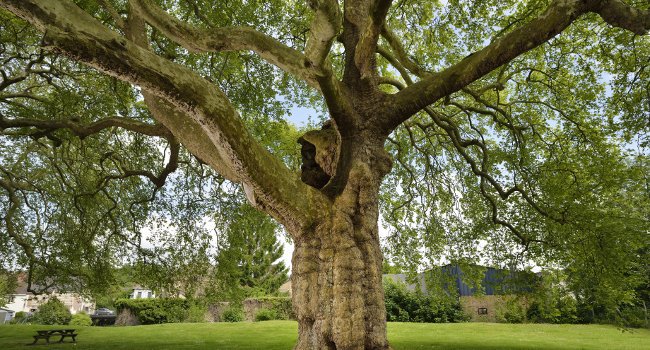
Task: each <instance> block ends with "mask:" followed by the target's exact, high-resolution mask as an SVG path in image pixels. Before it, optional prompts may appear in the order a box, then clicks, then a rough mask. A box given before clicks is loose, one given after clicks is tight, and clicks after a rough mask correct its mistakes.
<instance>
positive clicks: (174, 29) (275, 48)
mask: <svg viewBox="0 0 650 350" xmlns="http://www.w3.org/2000/svg"><path fill="white" fill-rule="evenodd" d="M325 2H326V3H327V1H325ZM132 4H133V5H134V6H133V9H134V10H136V11H137V12H138V14H139V15H141V16H142V17H143V18H144V19H145V20H146V21H147V22H148V23H149V24H150V25H151V26H153V27H154V28H156V29H158V30H160V31H161V32H162V33H163V34H164V35H166V36H167V37H168V38H170V39H172V40H174V41H175V42H176V43H178V44H179V45H181V46H183V47H184V48H186V49H187V50H190V51H192V52H220V51H242V50H250V51H253V52H255V53H256V54H258V55H259V56H260V57H262V58H263V59H264V60H266V61H267V62H269V63H271V64H273V65H275V66H277V67H279V68H280V69H282V70H284V71H286V72H288V73H291V74H293V75H294V76H296V77H299V78H302V79H303V80H305V81H306V82H307V83H309V84H310V85H312V86H314V87H317V86H318V85H317V84H316V81H315V77H316V76H318V75H320V74H319V73H318V72H317V71H316V70H314V69H311V68H312V67H319V66H320V64H319V63H320V62H322V60H323V59H324V56H323V55H327V53H328V52H329V47H327V50H326V51H327V52H324V54H323V53H321V52H318V53H317V54H314V55H315V56H316V57H310V58H309V59H308V58H307V57H306V56H305V55H303V54H302V53H301V52H299V51H297V50H294V49H292V48H290V47H288V46H286V45H284V44H283V43H281V42H279V41H278V40H276V39H274V38H272V37H270V36H268V35H266V34H263V33H260V32H258V31H256V30H255V29H252V28H248V27H222V28H208V29H203V28H196V27H193V26H191V25H189V24H187V23H185V22H182V21H180V20H178V19H177V18H175V17H173V16H171V15H169V14H168V13H167V12H165V11H164V10H163V9H161V8H160V7H158V6H157V5H155V4H154V3H153V2H152V1H151V0H134V1H132ZM334 4H336V2H334ZM336 6H337V7H338V5H336ZM330 44H331V42H330ZM308 47H309V46H308ZM321 56H323V57H321ZM310 59H317V60H318V59H320V60H321V61H313V60H312V61H311V63H309V61H310Z"/></svg>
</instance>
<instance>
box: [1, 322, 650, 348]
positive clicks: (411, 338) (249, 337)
mask: <svg viewBox="0 0 650 350" xmlns="http://www.w3.org/2000/svg"><path fill="white" fill-rule="evenodd" d="M48 328H50V329H51V328H61V327H56V326H37V325H29V326H26V325H3V326H0V349H2V350H12V349H22V350H25V349H29V347H26V346H25V344H27V343H31V341H32V335H34V334H36V332H35V331H36V329H48ZM76 329H77V330H78V331H77V333H78V334H79V336H78V337H77V340H78V343H77V344H70V343H66V344H52V345H49V346H44V345H43V346H37V347H36V348H41V347H43V348H48V349H93V350H95V349H96V350H102V349H107V350H108V349H111V350H116V349H144V350H159V349H170V350H171V349H195V350H200V349H201V350H202V349H251V350H253V349H291V348H292V346H293V343H294V342H295V340H296V335H297V332H298V326H297V324H296V322H291V321H268V322H256V323H250V322H242V323H184V324H165V325H153V326H135V327H76ZM388 339H389V340H390V342H391V345H392V346H393V348H394V349H395V350H407V349H444V350H448V349H457V350H470V349H476V350H487V349H502V350H514V349H562V350H565V349H585V350H587V349H589V350H592V349H594V350H598V349H603V350H610V349H630V350H644V349H648V350H650V331H648V330H633V331H631V332H629V331H626V332H622V331H621V330H619V329H617V328H615V327H611V326H598V325H546V324H542V325H540V324H522V325H510V324H495V323H456V324H423V323H389V324H388ZM39 342H43V340H40V341H39Z"/></svg>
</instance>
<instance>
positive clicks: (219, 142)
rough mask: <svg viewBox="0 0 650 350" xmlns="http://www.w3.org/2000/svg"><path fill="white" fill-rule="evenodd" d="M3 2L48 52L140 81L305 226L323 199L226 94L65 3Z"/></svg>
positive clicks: (279, 213) (294, 228) (295, 225)
mask: <svg viewBox="0 0 650 350" xmlns="http://www.w3.org/2000/svg"><path fill="white" fill-rule="evenodd" d="M2 6H3V7H5V8H8V9H9V10H10V11H12V12H14V13H16V14H18V15H20V16H21V17H23V18H24V19H25V20H27V21H28V22H30V23H32V24H33V25H34V26H35V27H36V28H38V29H40V30H42V31H44V32H46V34H45V37H44V42H45V43H46V45H49V46H50V47H51V48H52V49H53V50H55V51H61V52H63V53H64V54H66V55H69V56H71V57H73V58H74V59H76V60H79V61H81V62H84V63H86V64H88V65H90V66H92V67H95V68H97V69H99V70H100V71H103V72H105V73H107V74H110V75H113V76H116V77H117V78H119V79H121V80H124V81H127V82H130V83H133V84H136V85H139V86H141V87H142V88H144V89H145V90H149V91H150V92H151V93H153V94H155V95H156V96H158V97H160V98H162V99H164V100H166V101H168V102H169V103H170V104H172V105H173V106H174V107H175V108H178V109H180V110H182V111H184V112H185V113H187V115H189V116H191V118H192V120H193V121H194V122H195V123H197V124H198V125H200V127H201V128H202V129H203V130H204V131H205V133H206V134H207V135H208V137H209V139H210V141H211V142H212V143H213V144H214V145H215V146H216V147H217V149H218V150H219V153H220V154H221V156H222V158H223V160H225V161H226V162H227V163H228V167H229V168H231V169H232V170H233V171H234V172H236V173H238V174H240V179H241V181H242V182H243V183H244V185H245V186H248V187H249V188H252V190H253V192H254V193H255V195H256V197H257V198H258V199H259V201H260V202H262V203H264V204H265V205H268V206H269V207H273V208H276V211H275V212H274V214H275V216H276V219H278V220H279V221H280V222H282V223H283V224H285V225H286V226H287V227H288V228H289V231H290V232H300V231H301V227H303V226H304V225H310V224H311V221H310V220H311V219H310V218H311V217H312V215H311V213H312V211H314V210H319V208H322V207H323V205H324V204H325V203H326V202H323V201H327V200H326V199H325V197H324V196H322V195H321V194H320V193H318V192H317V191H316V190H315V189H313V188H311V187H309V186H307V185H305V184H303V183H302V182H301V181H300V178H299V177H298V176H296V174H294V173H293V172H291V171H289V169H287V168H286V166H285V165H284V164H282V163H281V162H280V160H278V159H277V158H275V157H274V156H273V155H271V154H270V153H269V152H268V151H267V150H266V149H264V148H263V147H262V146H261V145H260V144H259V143H258V142H257V141H256V140H255V139H254V138H253V136H252V135H251V134H250V133H249V132H248V130H247V129H246V127H245V126H244V124H243V122H242V120H241V118H240V117H239V114H238V112H237V111H236V110H235V109H234V107H233V106H232V104H231V103H230V101H229V100H228V98H227V97H226V96H225V94H224V93H223V92H222V91H221V90H220V89H219V88H218V87H217V86H215V85H213V84H211V83H210V82H208V81H207V80H205V79H203V78H202V77H200V76H199V75H197V74H196V73H195V72H193V71H191V70H190V69H187V68H185V67H183V66H181V65H178V64H175V63H172V62H170V61H168V60H165V59H163V58H161V57H159V56H157V55H155V54H153V53H152V52H150V51H148V50H146V49H143V48H141V47H139V46H138V45H137V44H135V43H133V42H131V41H130V40H127V39H125V38H123V37H120V36H118V35H117V34H116V33H114V32H112V31H110V30H108V29H107V28H106V27H104V26H103V25H101V23H99V22H98V21H96V20H95V19H94V18H92V17H91V16H90V15H88V14H87V13H85V12H84V11H82V10H81V9H80V8H78V7H77V6H76V5H74V4H73V3H71V2H69V1H57V2H51V1H48V0H27V1H25V0H6V1H4V2H3V3H2ZM179 122H180V121H179ZM180 141H181V142H182V143H184V142H185V141H189V140H187V139H180ZM259 169H265V171H260V170H259Z"/></svg>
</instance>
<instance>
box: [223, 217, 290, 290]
mask: <svg viewBox="0 0 650 350" xmlns="http://www.w3.org/2000/svg"><path fill="white" fill-rule="evenodd" d="M237 209H238V210H235V211H233V212H232V213H231V214H230V215H229V216H230V217H229V218H228V219H227V220H226V222H225V224H224V225H223V227H224V228H225V230H224V232H225V237H224V238H225V239H224V240H223V242H222V243H220V244H219V248H220V251H219V256H218V258H217V270H216V271H217V280H218V281H219V283H220V285H221V291H222V293H221V295H220V297H222V298H227V299H229V300H235V301H237V300H241V299H242V298H245V297H249V296H256V295H269V294H274V293H277V291H278V288H280V286H281V285H282V284H283V283H285V282H286V281H287V280H288V279H289V278H288V276H287V272H288V269H287V267H286V266H285V265H284V262H283V261H281V260H280V259H281V258H282V254H283V248H282V242H280V241H278V239H277V233H278V231H279V227H278V225H277V224H276V223H275V222H274V221H272V219H270V218H269V217H268V216H266V215H264V214H263V213H261V212H259V211H257V210H256V209H254V208H253V207H251V206H250V205H248V204H243V205H241V206H240V207H239V208H237Z"/></svg>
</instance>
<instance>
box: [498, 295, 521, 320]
mask: <svg viewBox="0 0 650 350" xmlns="http://www.w3.org/2000/svg"><path fill="white" fill-rule="evenodd" d="M526 313H527V309H526V305H525V303H524V302H522V301H521V300H520V299H519V298H509V299H508V300H506V302H505V303H504V304H503V305H501V306H500V307H498V308H497V310H496V315H495V316H496V319H497V322H503V323H524V322H525V321H526Z"/></svg>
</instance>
